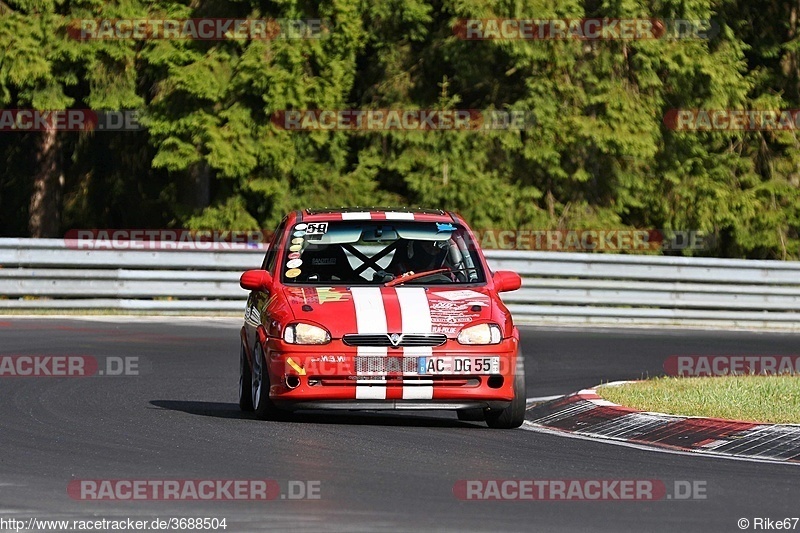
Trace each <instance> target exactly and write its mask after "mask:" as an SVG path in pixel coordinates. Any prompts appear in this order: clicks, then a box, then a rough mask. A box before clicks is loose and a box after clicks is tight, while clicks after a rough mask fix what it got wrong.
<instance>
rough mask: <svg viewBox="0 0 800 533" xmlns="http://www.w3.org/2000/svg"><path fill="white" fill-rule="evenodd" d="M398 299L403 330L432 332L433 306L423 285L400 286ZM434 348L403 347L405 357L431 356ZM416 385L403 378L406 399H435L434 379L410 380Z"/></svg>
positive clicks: (406, 331) (408, 331) (404, 332)
mask: <svg viewBox="0 0 800 533" xmlns="http://www.w3.org/2000/svg"><path fill="white" fill-rule="evenodd" d="M395 290H396V292H397V300H398V302H399V303H400V317H401V318H402V321H403V331H402V333H403V334H404V335H405V334H407V333H430V332H431V327H432V323H431V308H430V304H429V303H428V295H427V294H426V292H425V289H424V288H423V287H398V288H397V289H395ZM432 354H433V348H432V347H430V346H413V347H406V348H403V356H404V357H430V356H431V355H432ZM408 382H409V383H414V385H406V380H405V379H404V380H403V399H404V400H431V399H433V380H408Z"/></svg>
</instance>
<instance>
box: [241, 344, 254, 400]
mask: <svg viewBox="0 0 800 533" xmlns="http://www.w3.org/2000/svg"><path fill="white" fill-rule="evenodd" d="M252 386H253V375H252V374H251V373H250V363H248V362H247V356H246V355H245V351H244V345H242V347H241V348H240V349H239V409H241V410H242V411H244V412H245V413H252V412H253V391H252V390H251V387H252Z"/></svg>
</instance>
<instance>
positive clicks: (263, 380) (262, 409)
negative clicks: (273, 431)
mask: <svg viewBox="0 0 800 533" xmlns="http://www.w3.org/2000/svg"><path fill="white" fill-rule="evenodd" d="M251 382H252V402H253V408H254V410H255V412H256V416H257V417H258V418H260V419H262V420H278V419H280V418H282V415H284V414H285V413H284V412H283V411H281V410H280V409H278V408H277V407H276V406H275V404H274V403H272V400H270V399H269V386H270V383H269V371H268V370H267V364H266V359H265V358H264V351H263V349H262V348H261V344H260V343H258V342H256V347H255V348H254V349H253V371H252V380H251Z"/></svg>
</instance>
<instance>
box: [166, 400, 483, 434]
mask: <svg viewBox="0 0 800 533" xmlns="http://www.w3.org/2000/svg"><path fill="white" fill-rule="evenodd" d="M150 405H152V406H153V407H156V408H158V409H165V410H168V411H180V412H182V413H187V414H190V415H197V416H210V417H213V418H228V419H239V420H254V421H257V422H261V420H259V419H258V418H257V417H256V416H255V415H254V414H253V413H245V412H242V411H240V410H239V405H238V404H235V403H224V402H197V401H188V400H152V401H151V402H150ZM281 421H282V422H294V423H299V424H348V425H355V426H408V427H439V428H485V429H488V428H486V426H484V425H483V424H474V423H470V422H462V421H460V420H456V419H454V418H445V417H432V416H426V415H418V414H413V415H412V414H408V413H404V414H398V413H386V412H379V413H375V412H368V411H360V412H358V413H353V412H349V411H348V412H339V411H307V412H302V413H290V414H288V415H287V417H286V418H285V420H281Z"/></svg>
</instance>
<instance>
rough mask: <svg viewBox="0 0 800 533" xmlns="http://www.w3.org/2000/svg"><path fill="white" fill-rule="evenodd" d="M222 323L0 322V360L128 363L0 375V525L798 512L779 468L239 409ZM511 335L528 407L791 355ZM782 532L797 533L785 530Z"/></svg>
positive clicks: (397, 523)
mask: <svg viewBox="0 0 800 533" xmlns="http://www.w3.org/2000/svg"><path fill="white" fill-rule="evenodd" d="M237 323H238V322H237V321H236V320H231V319H217V320H208V319H201V318H198V319H193V320H187V319H181V320H179V321H177V323H175V324H168V323H165V322H163V321H160V322H159V321H154V320H152V319H146V318H127V319H120V318H109V319H99V320H80V319H23V318H9V317H6V318H0V355H88V356H94V357H96V358H98V359H99V360H104V358H107V357H137V358H138V362H139V366H140V375H138V376H128V377H109V376H102V377H101V376H95V377H82V378H53V377H41V378H24V377H6V378H2V379H0V391H2V392H1V393H0V397H1V398H2V403H0V409H1V411H0V465H1V466H0V518H9V517H14V518H18V519H24V518H27V517H38V518H68V519H76V520H83V519H90V518H98V519H99V518H109V519H111V518H128V517H131V518H138V519H152V518H155V517H160V518H169V517H216V518H222V517H225V518H226V519H227V525H228V527H227V529H226V530H225V531H261V530H287V529H293V528H296V529H302V530H308V531H410V530H418V529H420V528H422V529H426V530H430V529H437V530H450V531H493V532H497V531H598V530H604V531H740V529H739V527H737V520H738V519H739V518H743V517H744V518H748V519H750V521H751V527H752V522H753V518H755V517H762V518H771V519H783V518H786V517H797V516H800V469H798V467H797V466H794V465H781V464H768V463H755V462H746V461H736V460H729V459H721V458H704V457H695V456H689V455H679V454H670V453H661V452H655V451H648V450H640V449H634V448H628V447H623V446H617V445H611V444H606V443H600V442H592V441H586V440H578V439H572V438H566V437H562V436H558V435H550V434H543V433H538V432H533V431H526V430H524V429H519V430H511V431H502V430H490V429H488V428H486V427H485V426H484V425H483V424H477V423H475V424H473V423H468V422H459V421H458V420H457V419H456V418H455V414H451V413H448V412H442V413H423V414H416V413H415V414H396V413H388V414H376V413H366V414H358V415H356V414H348V413H321V414H316V413H312V414H306V415H302V416H298V417H297V418H296V419H295V420H294V421H292V422H262V421H259V420H255V419H253V418H252V417H250V416H246V415H243V414H241V413H240V412H239V410H238V406H237V404H236V403H235V402H236V383H237V379H238V337H237ZM522 329H523V349H524V351H525V354H526V361H527V368H528V371H527V379H528V396H530V397H537V396H550V395H556V394H564V393H569V392H573V391H576V390H578V389H581V388H583V387H588V386H591V385H596V384H598V383H600V382H601V381H607V380H619V379H635V378H639V377H642V376H648V375H658V374H661V373H663V370H662V364H663V361H664V359H665V358H666V357H668V356H670V355H711V354H719V355H736V354H759V355H782V354H785V355H795V354H797V352H798V350H800V336H797V335H789V334H766V333H765V334H758V333H744V332H733V333H720V332H708V331H686V330H669V331H665V330H658V329H655V328H654V329H649V330H648V329H629V330H597V329H596V330H590V329H561V330H553V329H538V328H522ZM86 479H139V480H143V479H146V480H151V479H161V480H163V479H273V480H276V481H277V482H278V483H279V484H280V485H281V487H282V490H284V488H285V487H287V486H288V483H289V481H293V480H294V481H297V480H305V481H309V480H314V481H319V487H320V498H319V499H314V500H303V501H290V500H289V499H285V500H283V499H280V498H278V499H275V500H272V501H219V502H198V501H82V500H79V499H73V498H72V497H71V496H70V495H69V494H68V493H67V486H68V484H69V483H70V481H71V480H86ZM481 479H484V480H486V479H548V480H575V479H582V480H586V479H606V480H624V479H651V480H652V479H655V480H662V481H663V482H664V483H665V485H666V486H667V487H672V486H673V484H674V482H675V481H676V480H677V481H690V482H700V483H701V484H704V485H703V486H704V487H705V495H706V498H705V499H694V500H688V501H683V500H682V501H677V500H676V499H664V500H660V501H650V502H645V501H559V502H552V501H550V502H548V501H463V500H459V499H457V498H456V497H455V496H454V493H453V486H454V484H455V483H456V482H457V481H458V480H481ZM797 529H798V530H800V525H798V526H797Z"/></svg>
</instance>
